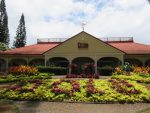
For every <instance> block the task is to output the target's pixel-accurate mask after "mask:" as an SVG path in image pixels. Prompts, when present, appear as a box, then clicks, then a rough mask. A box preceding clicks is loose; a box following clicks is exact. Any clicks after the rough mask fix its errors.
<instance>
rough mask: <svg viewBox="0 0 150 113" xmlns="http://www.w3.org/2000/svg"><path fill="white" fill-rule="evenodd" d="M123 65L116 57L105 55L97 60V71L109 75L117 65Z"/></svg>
mask: <svg viewBox="0 0 150 113" xmlns="http://www.w3.org/2000/svg"><path fill="white" fill-rule="evenodd" d="M119 65H121V61H120V60H119V59H118V58H115V57H103V58H101V59H99V60H98V61H97V69H98V70H97V72H98V73H99V74H100V75H104V76H109V75H112V72H113V70H114V68H115V67H117V66H119Z"/></svg>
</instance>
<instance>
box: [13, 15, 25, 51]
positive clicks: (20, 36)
mask: <svg viewBox="0 0 150 113" xmlns="http://www.w3.org/2000/svg"><path fill="white" fill-rule="evenodd" d="M15 39H16V40H15V41H14V47H15V48H19V47H24V46H25V45H26V27H25V20H24V15H23V14H22V15H21V19H20V21H19V25H18V28H17V32H16V37H15Z"/></svg>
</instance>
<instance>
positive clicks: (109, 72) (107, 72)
mask: <svg viewBox="0 0 150 113" xmlns="http://www.w3.org/2000/svg"><path fill="white" fill-rule="evenodd" d="M98 73H99V74H100V75H104V76H110V75H112V73H113V68H112V67H110V66H104V67H98Z"/></svg>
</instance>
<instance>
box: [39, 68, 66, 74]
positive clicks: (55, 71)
mask: <svg viewBox="0 0 150 113" xmlns="http://www.w3.org/2000/svg"><path fill="white" fill-rule="evenodd" d="M37 68H38V70H39V72H42V73H45V72H46V73H53V74H55V75H66V74H67V73H68V68H67V67H44V66H40V67H37Z"/></svg>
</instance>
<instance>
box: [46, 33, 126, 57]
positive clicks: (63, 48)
mask: <svg viewBox="0 0 150 113" xmlns="http://www.w3.org/2000/svg"><path fill="white" fill-rule="evenodd" d="M52 53H55V54H86V53H88V54H90V53H91V54H95V53H112V54H114V53H120V54H124V53H123V52H122V51H121V50H119V49H117V48H115V47H113V46H111V45H109V44H107V43H105V42H103V41H101V40H99V39H97V38H95V37H94V36H92V35H90V34H88V33H86V32H80V33H79V34H77V35H75V36H73V37H72V38H70V39H68V40H66V41H65V42H63V43H62V44H60V45H58V46H56V47H54V48H53V49H51V50H49V51H47V52H46V53H45V54H46V55H49V54H52Z"/></svg>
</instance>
